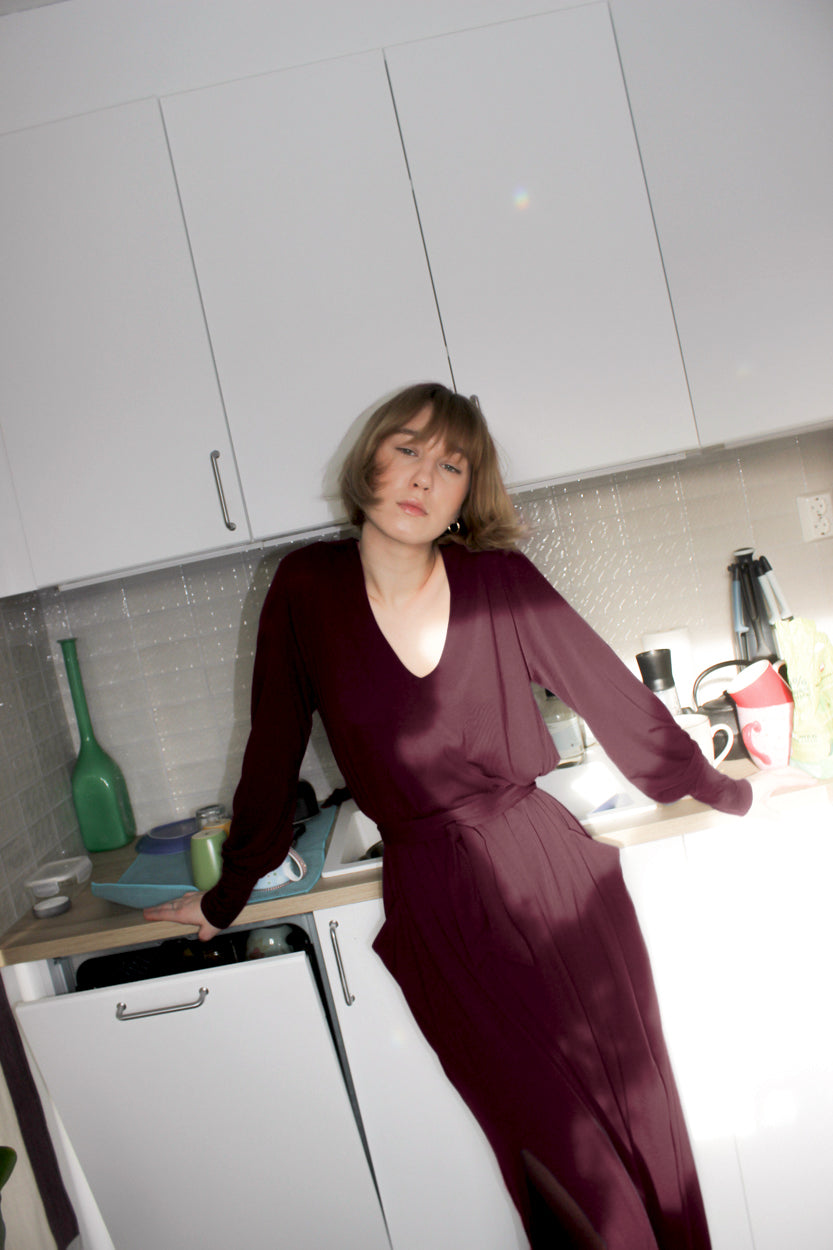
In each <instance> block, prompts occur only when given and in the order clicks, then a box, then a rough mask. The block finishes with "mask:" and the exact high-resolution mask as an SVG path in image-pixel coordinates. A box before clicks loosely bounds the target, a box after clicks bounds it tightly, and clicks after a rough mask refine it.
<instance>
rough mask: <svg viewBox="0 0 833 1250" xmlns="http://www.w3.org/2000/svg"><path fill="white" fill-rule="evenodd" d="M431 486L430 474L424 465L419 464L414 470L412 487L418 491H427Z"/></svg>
mask: <svg viewBox="0 0 833 1250" xmlns="http://www.w3.org/2000/svg"><path fill="white" fill-rule="evenodd" d="M430 485H431V474H430V473H429V472H428V470H427V469H426V467H425V465H423V464H420V465H417V467H416V468H415V469H414V486H416V487H417V488H418V489H419V490H428V488H429V486H430Z"/></svg>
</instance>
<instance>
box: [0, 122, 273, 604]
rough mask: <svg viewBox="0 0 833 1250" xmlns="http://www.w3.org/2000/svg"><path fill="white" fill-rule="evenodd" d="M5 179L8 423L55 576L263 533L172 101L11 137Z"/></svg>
mask: <svg viewBox="0 0 833 1250" xmlns="http://www.w3.org/2000/svg"><path fill="white" fill-rule="evenodd" d="M0 178H2V184H3V194H2V197H0V266H2V272H3V308H4V313H5V316H4V319H3V331H2V335H0V423H2V430H3V435H4V438H5V444H6V451H7V454H8V461H9V465H10V469H11V475H12V479H13V482H14V486H15V490H16V493H17V498H18V501H19V505H20V512H21V515H22V518H23V527H24V530H25V533H26V537H27V540H28V545H29V550H30V553H31V559H32V564H33V566H34V572H35V578H36V581H37V584H38V585H41V586H43V585H49V584H51V583H54V582H59V581H66V580H70V579H74V578H88V577H93V576H96V575H99V574H106V573H108V572H111V571H112V570H115V569H123V568H129V567H132V566H136V565H142V564H145V563H150V562H154V561H160V560H166V559H170V558H171V557H173V556H181V555H186V554H190V553H192V552H198V551H203V550H208V549H212V548H217V547H220V546H223V545H225V544H226V543H228V542H230V541H235V542H246V541H247V539H248V538H249V530H248V526H247V524H246V518H245V512H244V510H243V504H242V498H241V495H240V490H239V486H238V483H237V479H236V472H235V467H234V459H233V455H232V451H231V444H230V441H229V438H228V431H227V428H226V422H225V416H224V413H223V408H222V403H221V399H220V393H219V390H218V387H217V383H216V378H215V375H214V369H213V362H212V359H211V351H210V345H209V342H208V338H207V335H206V331H205V323H204V319H203V316H202V310H201V307H200V302H199V293H198V289H197V285H196V282H195V279H194V274H193V269H192V265H191V259H190V255H189V252H188V246H187V238H186V235H185V231H184V227H183V224H182V216H181V212H180V209H179V204H178V200H177V193H176V185H175V182H174V177H173V172H172V170H171V166H170V159H169V156H168V151H167V147H166V144H165V136H164V129H163V126H162V120H161V116H160V113H159V106H158V104H157V103H156V102H155V101H142V102H139V103H137V104H131V105H126V106H124V107H121V108H115V109H109V110H106V111H103V112H99V113H92V114H88V115H86V116H82V117H76V118H72V119H69V120H66V121H61V122H56V123H54V124H50V125H47V126H42V127H35V128H33V129H31V130H26V131H20V132H17V133H14V134H8V135H5V136H3V137H0ZM213 451H217V452H219V453H220V456H219V460H217V461H215V462H212V460H211V453H212V452H213ZM213 463H216V464H217V465H218V466H219V469H220V471H221V474H222V482H223V484H224V487H225V495H226V501H227V506H228V511H229V513H230V517H231V522H232V524H235V525H236V529H235V530H234V531H231V530H229V529H228V528H227V527H226V525H225V523H224V521H223V517H222V515H221V510H220V506H219V498H218V492H217V490H216V489H215V482H214V477H213V471H212V465H213Z"/></svg>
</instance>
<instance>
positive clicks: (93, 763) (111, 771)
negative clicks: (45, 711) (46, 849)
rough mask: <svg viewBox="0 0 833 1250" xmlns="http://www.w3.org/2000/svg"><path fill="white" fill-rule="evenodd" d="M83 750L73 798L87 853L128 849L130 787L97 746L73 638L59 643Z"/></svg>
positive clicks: (74, 773) (132, 830)
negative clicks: (128, 790)
mask: <svg viewBox="0 0 833 1250" xmlns="http://www.w3.org/2000/svg"><path fill="white" fill-rule="evenodd" d="M60 643H61V650H62V651H63V653H64V664H65V665H66V670H67V678H68V680H69V690H70V694H71V695H72V704H73V707H74V708H75V717H76V720H77V721H78V732H79V734H80V735H81V747H80V750H79V752H78V759H77V760H76V761H75V768H74V769H73V770H72V798H73V802H74V803H75V812H76V815H77V816H78V824H79V825H80V826H81V838H82V839H83V842H84V846H85V847H86V848H87V850H88V851H112V850H115V849H116V847H118V846H126V845H127V843H128V842H129V841H130V840H131V839H132V838H133V837H134V835H135V833H136V821H135V818H134V816H133V808H132V807H131V806H130V796H129V794H128V793H127V783H126V782H125V780H124V775H123V773H122V771H121V769H120V768H119V766H118V764H117V763H116V761H115V760H114V759H112V757H111V756H109V755H108V754H107V752H106V751H105V750H103V749H102V748H101V747H100V746H99V744H98V742H96V738H95V734H94V733H93V726H92V721H91V720H90V712H89V708H88V707H87V697H86V695H85V694H84V685H83V683H82V681H81V669H80V667H79V665H78V655H77V653H76V650H75V639H74V638H62V639H60Z"/></svg>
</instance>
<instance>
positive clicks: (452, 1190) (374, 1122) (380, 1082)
mask: <svg viewBox="0 0 833 1250" xmlns="http://www.w3.org/2000/svg"><path fill="white" fill-rule="evenodd" d="M383 915H384V913H383V908H382V903H381V901H379V900H372V901H370V902H364V903H350V904H347V905H346V906H343V907H335V908H332V909H330V910H322V911H318V912H316V913H315V924H316V928H317V930H318V938H319V941H320V943H321V947H322V950H323V952H324V960H325V964H326V967H327V973H328V976H329V980H330V984H331V986H332V991H333V996H334V998H335V1002H336V1010H337V1013H338V1020H339V1025H340V1028H341V1034H342V1037H343V1039H344V1046H345V1050H346V1053H347V1059H348V1062H349V1065H350V1072H351V1075H352V1078H353V1084H354V1086H355V1090H356V1096H357V1099H358V1103H359V1107H360V1109H361V1116H362V1123H363V1125H364V1130H365V1134H366V1136H367V1142H368V1147H369V1150H370V1155H371V1159H372V1161H373V1168H374V1171H375V1174H376V1181H377V1184H378V1186H379V1194H380V1197H381V1200H382V1206H383V1207H384V1210H385V1218H386V1220H387V1223H388V1230H389V1232H390V1238H391V1244H392V1246H393V1250H426V1247H429V1246H430V1247H433V1248H434V1250H462V1248H464V1247H465V1248H468V1247H475V1246H476V1247H477V1250H516V1248H517V1250H521V1248H525V1247H527V1245H528V1243H527V1239H526V1236H525V1234H524V1232H523V1228H522V1226H521V1222H520V1218H519V1216H518V1214H517V1212H516V1210H515V1207H514V1205H513V1204H512V1202H511V1200H510V1198H509V1196H508V1194H507V1192H506V1189H505V1188H504V1185H503V1181H502V1178H501V1175H500V1171H499V1169H498V1166H497V1162H496V1160H495V1157H494V1154H493V1153H492V1150H491V1148H490V1146H489V1144H488V1142H487V1141H486V1138H485V1137H484V1135H483V1133H482V1131H481V1129H480V1126H479V1125H478V1124H477V1122H476V1120H475V1119H474V1117H473V1116H472V1114H471V1113H470V1111H469V1110H468V1108H467V1107H466V1106H465V1104H464V1103H463V1101H462V1100H461V1098H460V1097H459V1095H458V1094H457V1092H456V1091H455V1090H454V1088H453V1087H452V1086H451V1085H450V1083H449V1081H448V1079H447V1077H446V1076H445V1074H444V1073H443V1071H442V1068H441V1067H440V1063H439V1060H438V1059H437V1056H436V1054H435V1053H434V1051H433V1050H432V1049H431V1047H430V1046H429V1045H428V1043H427V1042H426V1041H425V1039H424V1038H423V1036H422V1034H421V1033H420V1031H419V1029H418V1028H417V1026H416V1023H415V1022H414V1019H413V1017H412V1015H411V1013H410V1011H409V1009H408V1006H407V1004H406V1003H405V1000H404V998H403V996H402V993H401V991H400V990H399V987H398V986H397V984H396V982H395V981H394V980H393V978H392V977H391V976H390V975H389V974H388V972H387V971H386V969H385V967H384V965H383V964H382V962H381V960H380V959H379V958H378V956H377V955H376V954H375V953H374V951H373V950H372V948H371V943H372V941H373V939H374V938H375V936H376V934H377V933H378V931H379V929H380V927H381V924H382V920H383ZM336 951H338V954H337V953H336ZM339 965H340V966H339ZM348 1000H349V1001H348Z"/></svg>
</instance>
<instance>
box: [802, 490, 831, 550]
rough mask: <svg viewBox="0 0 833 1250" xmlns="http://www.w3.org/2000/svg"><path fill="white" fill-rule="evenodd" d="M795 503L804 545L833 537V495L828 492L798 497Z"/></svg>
mask: <svg viewBox="0 0 833 1250" xmlns="http://www.w3.org/2000/svg"><path fill="white" fill-rule="evenodd" d="M796 503H797V504H798V515H799V517H800V519H801V534H802V537H803V538H804V541H805V543H814V542H817V541H818V540H819V539H820V538H831V537H833V494H831V493H830V491H821V492H820V493H819V494H817V495H799V496H798V499H797V500H796Z"/></svg>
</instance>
